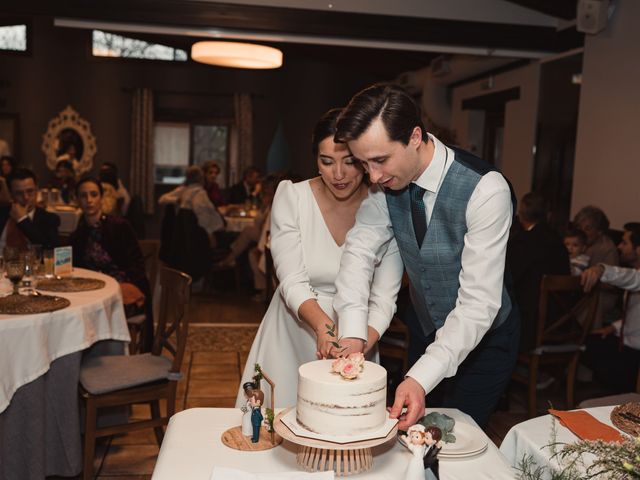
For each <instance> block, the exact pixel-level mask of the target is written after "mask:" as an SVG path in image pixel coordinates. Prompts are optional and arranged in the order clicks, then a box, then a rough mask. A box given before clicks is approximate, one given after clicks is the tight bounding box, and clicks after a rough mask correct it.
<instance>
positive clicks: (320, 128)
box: [311, 108, 342, 158]
mask: <svg viewBox="0 0 640 480" xmlns="http://www.w3.org/2000/svg"><path fill="white" fill-rule="evenodd" d="M341 113H342V108H332V109H331V110H329V111H328V112H327V113H325V114H324V115H323V116H322V118H320V120H318V123H316V126H315V128H314V129H313V133H312V134H311V152H312V153H313V158H316V157H317V156H318V150H319V148H320V147H319V145H320V142H321V141H323V140H324V139H325V138H327V137H331V138H333V136H334V135H335V134H336V131H337V130H336V124H337V123H338V117H339V116H340V114H341Z"/></svg>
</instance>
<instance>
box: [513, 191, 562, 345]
mask: <svg viewBox="0 0 640 480" xmlns="http://www.w3.org/2000/svg"><path fill="white" fill-rule="evenodd" d="M546 219H547V208H546V202H545V199H544V198H543V197H542V196H541V195H539V194H537V193H534V192H530V193H527V194H526V195H524V197H522V200H521V201H520V204H519V206H518V222H514V226H513V228H512V231H511V235H510V237H509V241H508V243H507V265H508V267H509V271H510V272H511V275H512V277H513V290H514V293H515V297H516V302H517V304H518V307H519V308H520V312H521V316H522V317H521V318H522V326H521V332H522V333H521V335H520V349H521V351H526V350H529V349H531V348H532V347H533V345H534V343H535V340H536V338H535V336H536V325H537V321H538V300H539V297H540V282H541V281H542V277H543V276H544V275H547V274H555V275H569V255H568V253H567V250H566V248H565V247H564V244H563V243H562V239H561V238H560V235H558V234H557V233H556V232H555V231H554V230H553V228H551V227H550V226H549V224H548V223H547V221H546Z"/></svg>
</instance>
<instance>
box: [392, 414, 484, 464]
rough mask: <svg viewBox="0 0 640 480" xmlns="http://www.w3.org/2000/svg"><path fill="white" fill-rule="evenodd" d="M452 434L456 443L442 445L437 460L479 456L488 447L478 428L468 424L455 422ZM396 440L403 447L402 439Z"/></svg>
mask: <svg viewBox="0 0 640 480" xmlns="http://www.w3.org/2000/svg"><path fill="white" fill-rule="evenodd" d="M453 434H454V435H455V436H456V441H455V442H453V443H445V444H443V445H442V450H440V453H439V454H438V458H440V459H443V460H456V459H460V458H467V457H473V456H475V455H480V454H481V453H482V452H484V451H485V450H486V449H487V446H488V445H489V443H488V440H487V436H486V435H485V433H484V432H483V431H482V430H480V429H479V428H478V427H474V426H472V425H469V424H468V423H462V422H456V424H455V426H454V427H453ZM398 438H399V439H400V443H402V444H403V445H405V442H404V440H402V437H398ZM405 446H406V445H405Z"/></svg>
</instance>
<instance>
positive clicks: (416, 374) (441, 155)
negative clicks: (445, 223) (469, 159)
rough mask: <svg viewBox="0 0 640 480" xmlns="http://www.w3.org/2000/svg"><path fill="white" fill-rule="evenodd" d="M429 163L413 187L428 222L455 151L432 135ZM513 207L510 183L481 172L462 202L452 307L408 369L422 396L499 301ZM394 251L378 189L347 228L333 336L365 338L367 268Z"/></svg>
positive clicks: (451, 370)
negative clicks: (463, 220) (389, 250)
mask: <svg viewBox="0 0 640 480" xmlns="http://www.w3.org/2000/svg"><path fill="white" fill-rule="evenodd" d="M429 138H430V139H431V140H432V141H433V143H434V145H435V150H434V154H433V158H432V160H431V163H430V164H429V166H428V167H427V168H426V170H425V171H424V172H423V173H422V175H421V176H420V177H419V178H418V180H417V181H416V182H415V183H417V184H418V185H419V186H421V187H422V188H424V189H425V190H426V191H425V194H424V203H425V207H426V216H427V225H428V223H429V221H430V219H431V212H432V211H433V207H434V205H435V201H436V198H437V196H438V191H439V190H440V186H441V185H442V182H443V180H444V178H445V176H446V174H447V172H448V171H449V168H450V166H451V163H452V162H453V158H454V156H455V153H454V152H453V150H451V149H449V148H448V147H446V146H445V145H444V144H443V143H442V142H440V141H439V140H438V139H437V138H435V137H434V136H433V135H429ZM511 219H512V205H511V192H510V190H509V185H508V184H507V182H506V180H505V179H504V177H503V176H502V175H501V174H500V173H498V172H489V173H487V174H485V175H484V176H483V177H482V178H481V179H480V181H479V182H478V184H477V185H476V188H475V190H474V191H473V193H472V195H471V197H470V199H469V203H468V204H467V211H466V221H467V226H468V231H467V233H466V234H465V237H464V250H463V252H462V268H461V271H460V276H459V280H460V288H459V290H458V298H457V300H456V306H455V308H454V309H453V310H452V311H451V312H450V313H449V315H448V316H447V318H446V321H445V323H444V326H443V327H442V328H440V329H439V330H438V331H437V332H436V339H435V341H434V342H433V343H432V344H431V345H429V346H428V347H427V349H426V351H425V354H424V355H422V357H421V358H420V359H419V360H418V361H417V362H416V364H415V365H414V366H413V367H412V368H411V369H410V370H409V372H408V373H407V376H410V377H412V378H413V379H415V380H416V381H417V382H418V383H420V385H422V387H423V388H424V390H425V392H426V393H429V392H430V391H431V390H433V388H435V386H436V385H438V383H440V382H441V381H442V380H443V379H444V378H446V377H452V376H454V375H455V374H456V372H457V370H458V366H459V365H460V363H462V361H463V360H464V359H465V358H466V357H467V355H468V354H469V353H470V352H471V351H472V350H473V349H474V348H475V347H476V346H477V345H478V343H480V341H481V340H482V337H483V336H484V334H485V333H486V332H487V331H488V330H489V328H490V327H491V324H492V323H493V321H494V319H495V317H496V314H497V313H498V310H499V309H500V306H501V304H502V285H503V277H504V264H505V252H506V248H507V240H508V238H509V228H510V227H511ZM390 246H393V248H397V245H396V241H395V239H394V235H393V229H392V226H391V219H390V218H389V210H388V208H387V201H386V198H385V195H384V193H383V192H376V193H370V194H369V196H368V198H366V199H365V200H364V201H363V202H362V204H361V206H360V209H359V210H358V214H357V215H356V223H355V225H354V226H353V228H352V229H351V230H350V231H349V233H348V235H347V239H346V242H345V249H344V252H343V254H342V259H341V262H340V273H339V274H338V278H337V279H336V288H337V294H336V296H335V299H334V302H333V305H334V309H335V310H336V312H337V314H338V318H339V319H340V335H341V336H343V337H345V338H349V337H355V338H361V339H363V340H365V341H366V339H367V302H368V298H369V286H370V283H371V277H372V274H373V268H374V266H375V264H377V263H378V262H379V261H380V259H381V258H382V256H383V255H384V252H385V251H386V250H387V248H389V247H390Z"/></svg>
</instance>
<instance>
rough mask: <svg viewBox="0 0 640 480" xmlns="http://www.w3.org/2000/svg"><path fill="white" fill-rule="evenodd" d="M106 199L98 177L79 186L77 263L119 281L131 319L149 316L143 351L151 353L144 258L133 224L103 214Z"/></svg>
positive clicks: (75, 237) (74, 244)
mask: <svg viewBox="0 0 640 480" xmlns="http://www.w3.org/2000/svg"><path fill="white" fill-rule="evenodd" d="M102 196H103V189H102V184H101V183H100V181H99V180H98V179H97V178H85V179H83V180H81V181H80V182H79V183H78V184H77V186H76V197H77V199H78V204H79V206H80V209H81V210H82V218H81V219H80V221H79V223H78V228H77V229H76V231H75V232H73V234H72V235H71V238H70V243H71V246H72V247H73V264H74V266H76V267H81V268H87V269H89V270H94V271H97V272H102V273H104V274H106V275H109V276H111V277H113V278H115V279H116V280H117V281H118V283H119V284H120V288H121V289H122V298H123V302H124V304H125V311H126V313H127V316H132V315H136V314H140V313H144V314H145V323H144V329H143V346H142V350H143V351H150V350H151V347H152V344H153V314H152V309H151V308H152V302H151V288H150V286H149V281H148V279H147V276H146V272H145V264H144V257H143V256H142V252H141V251H140V246H139V245H138V240H137V239H136V236H135V233H134V232H133V229H132V228H131V225H129V222H127V221H126V220H125V219H124V218H122V217H117V216H112V215H106V214H105V213H104V212H103V211H102Z"/></svg>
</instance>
